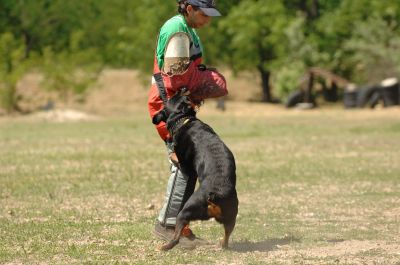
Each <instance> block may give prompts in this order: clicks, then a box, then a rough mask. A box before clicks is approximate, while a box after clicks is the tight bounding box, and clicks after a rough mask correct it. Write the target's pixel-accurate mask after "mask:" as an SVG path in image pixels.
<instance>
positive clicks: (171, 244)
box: [160, 241, 178, 251]
mask: <svg viewBox="0 0 400 265" xmlns="http://www.w3.org/2000/svg"><path fill="white" fill-rule="evenodd" d="M177 244H178V242H176V241H170V242H168V243H167V244H164V245H162V246H161V248H160V249H161V250H162V251H167V250H170V249H172V248H173V247H175V246H176V245H177Z"/></svg>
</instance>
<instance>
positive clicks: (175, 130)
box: [167, 115, 197, 139]
mask: <svg viewBox="0 0 400 265" xmlns="http://www.w3.org/2000/svg"><path fill="white" fill-rule="evenodd" d="M196 119H197V118H196V116H194V115H179V117H176V118H175V119H173V120H171V121H169V122H168V123H167V128H168V131H169V133H170V134H171V136H172V138H173V139H174V138H175V137H176V136H177V135H178V134H179V131H180V130H181V129H182V128H183V127H184V126H186V125H187V124H189V123H190V122H192V121H194V120H196Z"/></svg>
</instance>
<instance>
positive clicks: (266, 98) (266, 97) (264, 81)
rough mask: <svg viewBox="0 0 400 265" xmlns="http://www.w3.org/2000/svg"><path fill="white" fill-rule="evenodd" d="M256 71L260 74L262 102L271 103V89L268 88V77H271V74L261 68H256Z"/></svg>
mask: <svg viewBox="0 0 400 265" xmlns="http://www.w3.org/2000/svg"><path fill="white" fill-rule="evenodd" d="M258 71H259V72H260V74H261V85H262V91H263V97H262V101H263V102H272V97H271V87H270V86H269V77H270V75H271V72H270V71H266V70H264V68H263V67H262V66H258Z"/></svg>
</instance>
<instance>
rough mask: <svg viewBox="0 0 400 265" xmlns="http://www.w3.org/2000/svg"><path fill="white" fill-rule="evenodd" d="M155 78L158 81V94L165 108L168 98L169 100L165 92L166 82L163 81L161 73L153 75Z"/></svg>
mask: <svg viewBox="0 0 400 265" xmlns="http://www.w3.org/2000/svg"><path fill="white" fill-rule="evenodd" d="M153 77H154V80H155V81H156V85H157V88H158V94H160V98H161V100H162V102H163V104H164V107H165V106H166V105H167V101H168V98H167V91H166V90H165V85H164V80H163V78H162V75H161V73H160V72H159V73H155V74H154V75H153Z"/></svg>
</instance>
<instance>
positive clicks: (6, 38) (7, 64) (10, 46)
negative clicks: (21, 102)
mask: <svg viewBox="0 0 400 265" xmlns="http://www.w3.org/2000/svg"><path fill="white" fill-rule="evenodd" d="M23 54H24V52H23V45H22V44H21V42H19V41H18V40H17V39H15V37H14V36H13V34H11V33H10V32H6V33H3V34H2V35H0V107H2V108H4V109H5V111H6V112H8V113H11V112H14V111H18V110H19V108H18V98H17V96H16V84H17V82H18V80H19V79H20V78H21V76H22V75H23V74H24V72H25V70H26V68H25V64H24V63H23Z"/></svg>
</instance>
